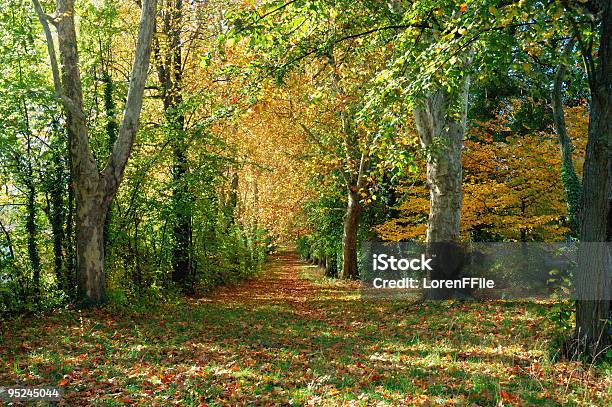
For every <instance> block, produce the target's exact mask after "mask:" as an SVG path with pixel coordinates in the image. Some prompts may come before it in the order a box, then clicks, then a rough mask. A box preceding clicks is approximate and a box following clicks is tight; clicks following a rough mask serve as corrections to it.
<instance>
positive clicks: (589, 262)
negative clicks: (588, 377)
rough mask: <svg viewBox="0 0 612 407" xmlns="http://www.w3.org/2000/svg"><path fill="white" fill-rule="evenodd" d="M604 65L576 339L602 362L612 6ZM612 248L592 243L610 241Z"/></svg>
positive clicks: (611, 291) (607, 9) (611, 186)
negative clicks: (600, 358)
mask: <svg viewBox="0 0 612 407" xmlns="http://www.w3.org/2000/svg"><path fill="white" fill-rule="evenodd" d="M603 8H604V10H603V17H602V23H601V38H600V48H599V61H598V62H599V63H598V64H597V67H596V71H595V72H592V75H591V78H589V79H590V84H591V110H590V116H589V138H588V142H587V149H586V157H585V161H584V171H583V172H584V175H583V190H582V211H583V212H582V218H581V223H582V224H581V230H580V240H581V245H580V249H579V252H578V272H579V275H578V278H577V280H576V289H577V297H578V301H577V302H576V332H575V335H576V339H577V341H578V345H579V346H580V350H581V351H583V352H586V353H588V354H589V355H590V356H591V357H593V358H597V357H600V356H602V353H604V352H605V350H606V349H607V348H608V347H609V346H610V345H612V335H611V330H610V322H611V320H610V300H611V298H612V253H611V250H610V243H609V240H610V236H611V235H612V232H611V230H609V229H610V226H609V225H610V219H609V216H610V213H611V211H612V199H611V198H612V168H611V166H612V2H611V1H607V2H604V5H603ZM606 241H608V243H590V242H606Z"/></svg>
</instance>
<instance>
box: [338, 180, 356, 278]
mask: <svg viewBox="0 0 612 407" xmlns="http://www.w3.org/2000/svg"><path fill="white" fill-rule="evenodd" d="M360 214H361V205H360V204H359V195H358V193H357V192H356V191H353V190H349V192H348V204H347V207H346V214H345V215H344V232H343V234H342V274H341V275H340V277H342V278H344V279H356V278H359V269H358V267H357V231H358V229H359V215H360Z"/></svg>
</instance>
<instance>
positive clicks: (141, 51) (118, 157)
mask: <svg viewBox="0 0 612 407" xmlns="http://www.w3.org/2000/svg"><path fill="white" fill-rule="evenodd" d="M156 9H157V0H145V1H144V2H143V5H142V13H141V15H140V23H139V28H138V41H137V43H136V55H135V57H134V65H133V67H132V74H131V79H130V86H129V89H128V96H127V101H126V104H125V111H124V114H123V120H122V121H121V127H120V129H119V136H118V138H117V141H116V142H115V145H114V146H113V152H112V154H111V156H110V157H109V159H108V163H107V164H106V167H105V168H104V170H102V175H103V176H104V177H105V178H106V180H107V182H108V184H107V187H108V191H107V196H106V197H105V199H107V200H109V201H110V199H112V198H113V197H114V195H115V193H116V192H117V188H118V187H119V183H120V182H121V179H122V178H123V173H124V170H125V165H126V164H127V160H128V157H129V156H130V153H131V151H132V145H133V144H134V138H135V137H136V131H137V130H138V121H139V119H140V112H141V109H142V100H143V95H144V88H145V83H146V79H147V74H148V71H149V59H150V57H151V40H152V38H153V32H154V31H155V14H156Z"/></svg>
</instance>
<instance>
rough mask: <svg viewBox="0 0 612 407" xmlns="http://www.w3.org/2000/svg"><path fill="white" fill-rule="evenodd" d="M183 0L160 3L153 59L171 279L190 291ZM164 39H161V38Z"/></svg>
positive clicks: (190, 266)
mask: <svg viewBox="0 0 612 407" xmlns="http://www.w3.org/2000/svg"><path fill="white" fill-rule="evenodd" d="M183 13H184V10H183V0H166V1H164V2H163V7H161V10H160V14H161V17H162V18H161V32H158V35H157V36H156V37H155V40H154V41H155V47H154V50H155V62H156V66H157V74H158V77H159V82H160V86H161V97H162V101H163V105H164V115H165V120H166V124H167V126H168V129H169V137H170V138H171V140H170V144H171V147H172V153H173V161H174V163H173V169H172V182H173V188H172V201H173V203H172V205H173V212H174V215H175V217H176V219H175V221H174V226H173V228H172V235H173V239H172V240H173V248H172V281H173V282H174V283H175V284H176V285H177V286H179V287H180V288H181V289H183V290H185V291H192V290H193V285H194V283H195V281H193V279H192V278H191V277H192V276H194V269H193V268H194V263H193V258H192V257H193V249H192V235H193V231H192V215H191V212H192V211H191V203H190V199H189V183H188V179H187V175H188V170H189V163H188V158H187V151H186V150H187V142H186V137H185V114H184V112H183V110H184V107H183V106H182V103H183V45H182V41H181V30H182V27H183ZM164 40H165V41H164Z"/></svg>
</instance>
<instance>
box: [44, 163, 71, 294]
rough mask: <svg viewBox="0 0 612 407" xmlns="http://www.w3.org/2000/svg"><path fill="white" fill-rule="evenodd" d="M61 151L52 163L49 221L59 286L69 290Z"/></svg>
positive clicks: (54, 268)
mask: <svg viewBox="0 0 612 407" xmlns="http://www.w3.org/2000/svg"><path fill="white" fill-rule="evenodd" d="M60 153H61V151H54V152H53V157H52V165H51V171H52V175H51V177H52V178H51V180H50V184H51V185H50V188H49V193H50V195H51V200H50V201H51V202H50V208H49V222H50V223H51V234H52V236H53V270H54V272H55V279H56V282H57V288H58V289H60V290H67V288H68V287H67V284H66V276H65V272H64V268H65V267H64V242H65V237H64V221H65V219H64V218H65V211H64V197H63V193H64V189H63V188H64V186H65V184H64V182H65V169H64V166H63V163H62V160H61V157H60Z"/></svg>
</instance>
